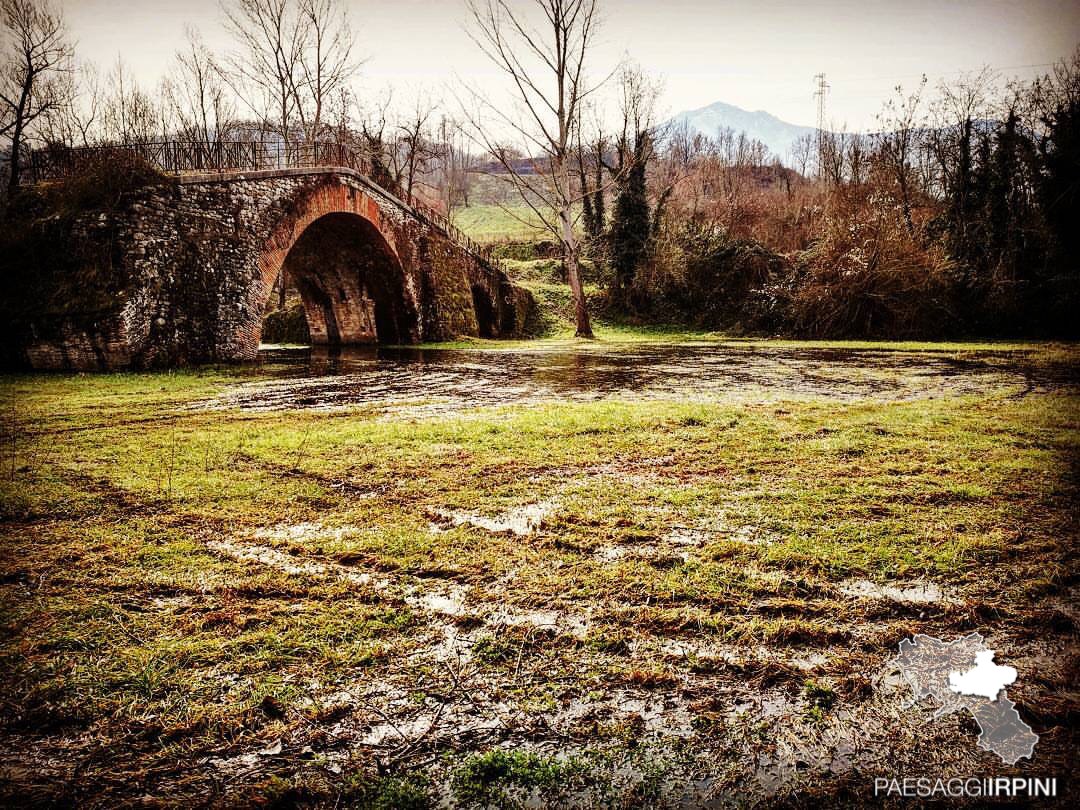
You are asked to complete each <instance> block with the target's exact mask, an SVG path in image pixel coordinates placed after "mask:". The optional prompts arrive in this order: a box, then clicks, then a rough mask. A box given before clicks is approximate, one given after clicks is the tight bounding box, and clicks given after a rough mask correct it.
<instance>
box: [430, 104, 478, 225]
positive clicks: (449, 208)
mask: <svg viewBox="0 0 1080 810" xmlns="http://www.w3.org/2000/svg"><path fill="white" fill-rule="evenodd" d="M469 146H470V144H469V141H468V139H467V137H466V135H465V131H464V127H463V126H462V123H461V122H460V121H458V120H456V119H454V118H452V117H448V116H445V115H444V116H443V117H442V119H441V120H440V121H439V150H440V154H439V157H440V161H441V164H442V165H441V169H442V181H441V182H442V186H443V192H444V194H445V195H446V213H447V215H452V214H453V212H454V210H455V209H457V208H459V207H463V208H468V207H469V192H470V191H471V189H472V176H473V172H474V171H475V170H476V163H477V161H476V155H475V154H474V153H473V151H472V150H471V149H470V148H469Z"/></svg>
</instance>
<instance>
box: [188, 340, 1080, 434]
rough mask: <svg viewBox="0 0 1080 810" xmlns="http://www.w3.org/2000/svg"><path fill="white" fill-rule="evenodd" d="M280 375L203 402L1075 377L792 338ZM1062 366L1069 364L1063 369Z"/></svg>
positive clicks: (448, 402) (1003, 383)
mask: <svg viewBox="0 0 1080 810" xmlns="http://www.w3.org/2000/svg"><path fill="white" fill-rule="evenodd" d="M260 363H261V369H260V370H261V371H262V372H264V373H266V374H270V375H273V378H272V379H269V380H266V379H262V380H259V381H256V382H249V383H242V384H239V385H235V386H231V387H229V388H228V389H227V390H226V391H225V392H224V393H223V394H222V395H221V396H220V397H218V398H216V399H213V400H210V401H207V402H203V403H200V404H198V405H196V406H195V407H196V408H200V409H206V408H209V409H217V408H241V409H245V410H256V411H259V410H290V409H297V408H299V409H319V410H326V409H335V408H343V407H354V406H357V405H365V404H372V405H378V406H379V407H380V408H381V409H383V410H385V411H388V412H390V413H391V414H396V415H397V416H399V417H402V416H403V417H416V418H426V417H430V416H436V415H443V414H447V413H456V412H461V411H462V410H466V409H469V408H474V407H477V406H490V405H513V404H530V403H540V402H567V401H571V402H589V401H595V400H599V399H632V400H636V401H641V400H650V399H654V400H655V399H677V400H680V401H692V402H748V401H752V402H772V401H779V400H791V399H803V400H806V399H811V400H813V399H819V400H832V401H851V400H856V399H866V398H869V399H878V400H910V399H920V398H926V397H943V396H956V395H968V394H979V393H984V392H988V391H992V390H997V389H1001V388H1017V389H1021V390H1040V389H1045V388H1054V387H1061V386H1075V385H1076V384H1077V382H1078V381H1077V380H1076V379H1075V375H1073V376H1062V375H1065V374H1066V372H1065V371H1062V370H1060V369H1034V370H1033V369H1031V368H1030V367H1027V366H1025V365H1024V353H1023V352H1014V353H1003V352H993V351H974V352H967V353H965V356H964V357H963V358H959V357H956V356H955V355H949V354H946V353H944V352H917V351H882V350H874V349H805V348H797V347H783V346H776V347H774V346H761V345H758V346H732V345H700V344H697V345H694V344H684V345H654V346H643V347H635V348H633V349H627V348H623V349H608V348H602V347H601V348H584V349H576V350H569V351H567V350H556V351H552V350H542V349H541V350H501V351H483V350H456V349H455V350H447V349H389V348H366V349H365V348H345V349H341V350H339V351H336V352H334V353H331V352H328V351H326V350H325V349H323V350H300V351H265V352H262V353H261V354H260ZM1054 375H1057V376H1054Z"/></svg>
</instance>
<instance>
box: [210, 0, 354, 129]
mask: <svg viewBox="0 0 1080 810" xmlns="http://www.w3.org/2000/svg"><path fill="white" fill-rule="evenodd" d="M222 3H223V6H222V8H223V11H224V14H225V24H226V28H227V29H228V30H229V32H230V33H231V34H232V36H233V38H234V39H235V41H236V43H237V50H236V51H234V52H233V53H232V54H231V55H230V56H229V59H228V66H229V71H228V73H227V75H228V76H229V79H230V83H231V84H232V86H233V89H234V90H235V92H236V93H237V95H238V96H239V97H240V98H241V100H242V101H243V102H244V104H245V105H246V106H247V108H248V109H249V110H250V111H251V113H253V114H254V115H257V116H258V117H259V118H260V120H261V121H262V122H263V126H264V128H265V129H266V130H268V131H271V132H276V133H278V134H279V135H281V137H282V138H284V139H285V140H286V141H288V140H291V139H292V138H293V136H294V134H295V133H296V132H297V131H298V132H299V134H300V136H301V137H302V138H303V139H304V140H305V141H308V142H310V141H313V140H315V139H316V138H318V137H319V136H320V135H321V134H322V131H323V128H324V126H325V122H326V119H327V113H328V112H330V108H331V107H332V106H333V105H335V104H336V103H337V102H338V101H339V100H340V92H341V91H342V90H343V89H345V88H346V87H347V84H348V82H349V80H350V79H352V78H353V77H354V76H355V75H356V72H357V70H358V69H359V63H358V61H357V60H356V58H355V56H354V53H353V51H354V41H355V38H354V35H353V29H352V26H351V25H350V23H349V20H348V16H347V15H346V13H345V9H344V7H343V6H342V5H341V0H222Z"/></svg>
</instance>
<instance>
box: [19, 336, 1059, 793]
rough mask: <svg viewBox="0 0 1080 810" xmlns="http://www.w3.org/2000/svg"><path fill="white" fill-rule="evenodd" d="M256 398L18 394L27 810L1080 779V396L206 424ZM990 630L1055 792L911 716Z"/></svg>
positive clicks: (22, 769)
mask: <svg viewBox="0 0 1080 810" xmlns="http://www.w3.org/2000/svg"><path fill="white" fill-rule="evenodd" d="M612 339H613V340H617V337H612ZM933 348H934V349H935V350H936V351H939V352H946V353H948V352H952V353H958V354H960V353H964V352H970V351H972V349H971V348H970V347H964V346H955V345H952V346H950V345H939V346H935V347H933ZM995 348H996V349H998V350H1000V351H1004V350H1005V349H1003V348H1002V346H1001V345H1000V344H998V345H995ZM1016 350H1018V351H1019V350H1025V351H1029V352H1033V354H1034V355H1035V356H1034V358H1033V362H1040V360H1039V357H1042V358H1043V360H1044V361H1046V362H1051V361H1053V362H1060V361H1061V360H1062V358H1065V359H1066V360H1067V361H1068V362H1075V359H1076V358H1075V350H1074V349H1070V348H1068V347H1066V348H1057V349H1039V348H1036V349H1034V350H1033V349H1032V347H1018V348H1017V349H1016ZM1040 353H1042V354H1040ZM1047 358H1049V360H1048V359H1047ZM260 374H261V372H259V371H256V370H243V369H235V370H204V371H190V372H181V373H163V374H116V375H108V376H83V375H79V376H60V375H54V376H23V377H8V378H5V379H3V381H2V391H3V394H4V410H3V416H2V419H3V422H4V436H3V443H2V444H3V452H2V453H0V477H2V482H0V516H2V523H0V533H2V536H3V542H2V545H0V600H2V607H3V615H2V630H3V634H2V642H0V676H2V677H3V682H4V684H5V685H4V688H3V690H2V693H0V699H2V717H0V721H2V731H0V796H3V797H4V798H5V800H6V801H7V802H8V803H14V804H19V805H20V806H27V805H34V804H41V805H45V804H51V803H56V804H61V805H69V804H82V805H86V806H120V805H134V804H139V805H140V806H146V804H150V805H175V806H190V805H191V804H192V803H193V802H198V803H203V802H210V803H213V804H219V805H227V806H228V805H232V806H250V805H252V804H258V805H260V806H295V805H298V806H309V805H318V806H328V807H330V806H357V807H378V808H390V807H428V806H434V804H435V802H436V800H437V798H438V797H451V798H452V799H453V801H454V802H456V803H457V805H458V806H463V807H478V806H516V803H517V802H520V801H523V800H524V799H525V798H528V797H530V796H531V797H533V798H534V799H536V800H538V801H540V802H541V803H542V804H558V803H560V802H565V803H569V804H573V803H574V802H575V801H577V802H579V803H580V802H581V801H587V805H586V806H613V807H619V806H642V805H651V806H664V804H665V801H667V800H668V799H670V797H672V796H675V795H676V788H678V789H683V788H686V786H688V785H696V786H697V787H698V788H700V790H702V791H712V792H713V794H712V795H721V796H723V795H727V796H734V795H741V796H743V797H744V798H745V799H746V801H760V802H763V803H769V802H782V803H793V804H799V803H803V804H806V805H807V806H811V805H813V804H814V803H815V802H818V801H825V800H830V799H831V800H842V799H844V798H845V797H847V799H848V800H850V801H856V800H857V799H856V798H855V797H859V796H865V795H866V791H867V790H869V789H871V788H872V776H873V775H875V774H887V775H891V774H894V773H896V772H904V773H911V774H913V775H914V774H917V773H919V772H921V770H920V769H925V768H926V767H927V763H928V762H929V763H933V765H934V767H935V768H936V769H937V771H940V772H941V773H942V774H943V775H944V774H945V773H958V774H963V775H967V774H969V773H977V774H979V775H995V774H1001V773H1008V774H1013V773H1026V772H1032V769H1034V772H1038V773H1040V774H1042V773H1059V774H1062V773H1065V769H1066V768H1067V767H1068V765H1069V764H1070V763H1071V762H1072V761H1073V760H1072V757H1073V756H1074V753H1075V742H1076V740H1075V725H1074V723H1075V718H1076V717H1077V711H1078V709H1080V706H1078V702H1077V699H1076V695H1075V691H1074V689H1075V677H1076V672H1077V661H1078V660H1080V658H1078V655H1077V646H1076V639H1075V634H1076V618H1075V616H1076V614H1075V612H1074V606H1075V593H1076V583H1077V559H1076V554H1077V540H1078V539H1080V532H1078V522H1077V521H1078V518H1077V512H1076V508H1075V507H1076V503H1077V487H1078V478H1077V459H1078V457H1080V456H1078V448H1080V423H1078V419H1077V416H1078V398H1077V394H1076V392H1075V391H1073V390H1062V391H1057V392H1055V391H1039V392H1034V393H1028V394H1027V395H1024V393H1023V392H1022V391H1021V392H1017V391H1012V390H1009V391H1004V390H1003V391H993V392H987V393H985V394H982V395H977V396H965V397H952V398H946V399H937V400H920V401H915V402H905V403H894V402H852V403H847V404H836V403H827V402H791V403H780V404H777V403H771V404H749V405H725V404H722V403H720V404H693V403H687V402H680V401H676V400H672V401H667V402H651V403H647V404H646V403H635V402H632V401H622V402H619V401H601V402H596V403H589V404H546V405H536V406H529V407H513V408H482V409H474V410H468V411H466V412H463V413H460V414H457V415H450V416H442V417H438V418H408V417H394V416H392V415H389V416H388V415H387V414H386V413H385V412H383V411H382V410H380V409H378V408H371V407H362V408H351V409H344V410H340V411H336V412H333V413H329V414H327V413H316V412H312V411H307V410H303V409H299V410H289V411H277V412H271V413H256V412H251V411H246V410H238V409H234V410H229V409H226V410H205V409H200V408H197V407H193V406H194V405H196V404H197V403H200V402H203V401H205V400H207V399H208V398H212V397H214V396H216V395H217V394H218V393H220V392H221V391H222V390H223V389H227V388H228V387H229V386H231V385H234V384H236V383H238V382H242V381H251V380H255V379H258V378H259V375H260ZM890 587H894V588H896V589H898V590H897V591H896V593H900V594H903V593H913V592H918V593H920V594H924V596H920V597H919V598H913V599H908V598H906V597H903V596H899V597H896V598H892V597H890V596H889V595H888V594H890V593H893V592H892V591H889V590H888V589H889V588H890ZM1070 605H1072V607H1070ZM972 630H978V631H979V632H981V633H983V634H985V635H986V636H987V637H988V639H989V641H990V643H992V646H993V648H994V649H995V650H997V651H998V656H997V660H999V661H1003V662H1007V663H1009V664H1011V665H1013V666H1016V667H1017V668H1018V669H1019V670H1020V672H1021V679H1020V681H1019V682H1018V683H1017V685H1016V687H1015V689H1014V688H1010V690H1009V693H1010V696H1011V697H1012V699H1014V700H1016V701H1017V704H1018V708H1019V709H1020V711H1021V714H1022V716H1023V717H1024V719H1025V721H1026V722H1028V723H1029V724H1031V725H1032V727H1033V728H1034V729H1035V730H1036V732H1037V733H1039V734H1041V735H1042V739H1041V740H1040V743H1039V749H1038V758H1037V765H1031V764H1030V763H1027V762H1026V761H1024V762H1021V764H1019V765H1017V766H1015V767H1014V768H1005V767H1004V766H1002V765H1001V764H1000V762H999V761H998V760H997V758H996V757H994V756H993V755H992V754H989V753H988V752H985V751H981V750H979V749H978V748H977V747H976V745H975V736H976V735H977V733H978V732H977V730H975V729H973V724H972V723H971V722H970V720H966V721H965V720H964V719H963V718H962V717H960V716H951V717H948V718H942V719H940V720H936V721H933V722H932V723H930V724H927V723H926V717H927V715H926V714H920V713H919V712H918V711H914V710H913V711H908V712H900V711H899V709H898V707H899V706H900V705H901V704H902V703H903V702H904V701H905V700H906V699H907V697H908V696H909V695H910V690H905V688H904V687H903V685H902V684H901V683H898V679H897V678H896V676H895V674H890V667H889V665H888V660H889V659H890V658H891V657H892V656H893V655H895V652H896V644H897V642H898V641H899V640H900V639H901V638H904V637H906V636H910V635H911V634H913V633H916V632H925V633H929V634H932V635H936V636H941V637H953V636H956V635H959V634H961V633H966V632H970V631H972ZM798 763H802V764H798ZM937 771H936V772H937ZM673 786H674V787H673ZM680 795H681V794H680ZM582 797H585V798H584V799H583V798H582ZM671 802H672V804H675V802H674V800H673V799H672V800H671Z"/></svg>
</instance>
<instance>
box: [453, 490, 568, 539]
mask: <svg viewBox="0 0 1080 810" xmlns="http://www.w3.org/2000/svg"><path fill="white" fill-rule="evenodd" d="M558 507H559V502H558V501H557V500H554V499H552V500H546V501H540V502H539V503H531V504H526V505H524V506H517V507H514V508H513V509H508V510H506V511H505V512H502V513H501V514H498V515H496V516H494V517H487V516H484V515H480V514H476V513H475V512H449V511H440V512H438V516H439V517H440V518H442V519H444V520H448V521H450V522H451V523H452V524H453V525H455V526H462V525H465V524H468V525H470V526H476V527H477V528H479V529H486V530H487V531H489V532H512V533H513V534H516V535H518V536H519V537H525V536H527V535H530V534H532V533H533V532H535V531H536V530H537V529H538V528H540V526H541V524H542V523H543V522H544V519H545V518H546V517H548V516H549V515H551V514H552V513H553V512H554V511H555V510H556V509H558Z"/></svg>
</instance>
